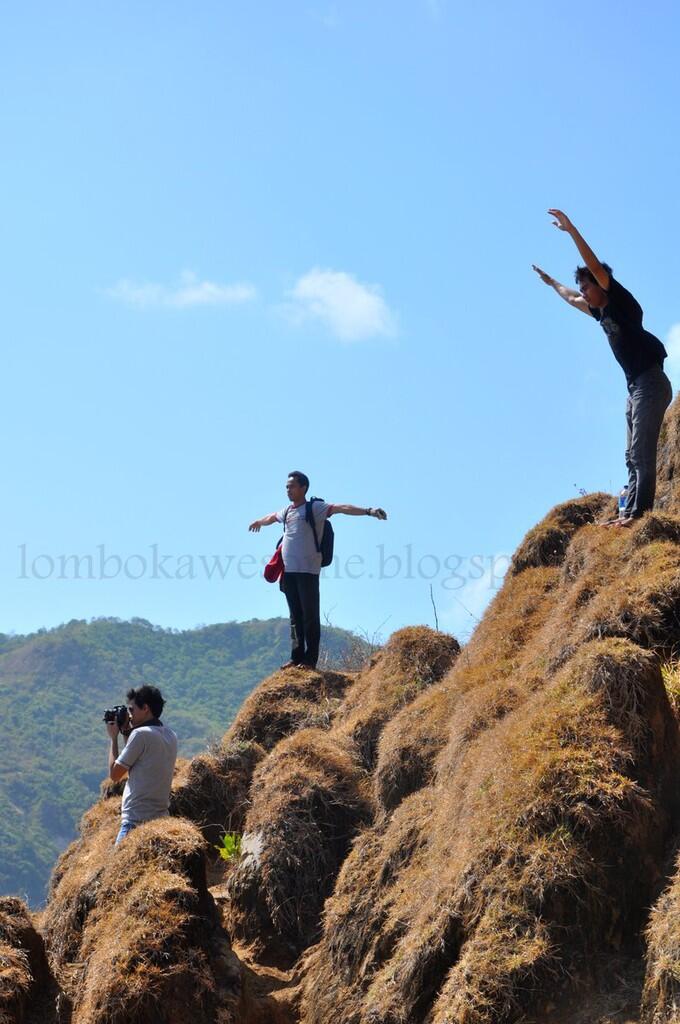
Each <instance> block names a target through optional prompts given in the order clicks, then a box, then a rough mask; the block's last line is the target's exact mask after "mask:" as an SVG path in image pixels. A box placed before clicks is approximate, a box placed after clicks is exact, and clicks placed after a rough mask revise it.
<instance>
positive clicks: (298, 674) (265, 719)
mask: <svg viewBox="0 0 680 1024" xmlns="http://www.w3.org/2000/svg"><path fill="white" fill-rule="evenodd" d="M351 682H352V677H351V676H349V675H346V674H345V673H342V672H316V671H314V670H313V669H305V668H294V669H286V670H285V671H280V672H275V673H274V674H273V675H271V676H269V678H268V679H265V680H264V682H262V683H260V685H259V686H258V687H257V689H255V690H253V692H252V693H251V694H250V696H249V697H248V698H247V699H246V700H245V701H244V703H243V706H242V707H241V710H240V711H239V713H238V715H237V716H236V718H235V720H234V722H233V723H232V725H231V727H230V728H229V730H228V731H227V734H226V736H225V737H224V741H223V742H224V745H225V746H226V747H230V746H232V745H233V744H234V743H248V742H255V743H259V744H260V745H261V746H262V747H264V749H265V750H267V751H269V750H271V749H272V748H273V747H275V746H276V744H277V743H278V742H279V741H280V740H282V739H283V738H284V736H289V735H290V734H291V733H293V732H296V731H297V730H298V729H308V728H317V729H327V728H329V726H330V725H331V722H332V721H333V718H334V716H335V714H336V712H337V709H338V707H339V705H340V703H341V701H342V698H343V696H344V694H345V691H346V690H347V688H348V686H349V685H350V684H351Z"/></svg>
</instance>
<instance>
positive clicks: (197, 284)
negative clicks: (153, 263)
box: [107, 270, 257, 309]
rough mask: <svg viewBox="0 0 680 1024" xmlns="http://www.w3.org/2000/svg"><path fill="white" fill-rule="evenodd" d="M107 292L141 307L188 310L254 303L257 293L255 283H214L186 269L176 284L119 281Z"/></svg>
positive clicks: (128, 303)
mask: <svg viewBox="0 0 680 1024" xmlns="http://www.w3.org/2000/svg"><path fill="white" fill-rule="evenodd" d="M107 291H108V294H109V295H111V296H113V298H115V299H119V300H120V301H121V302H124V303H126V304H127V305H128V306H136V307H137V308H138V309H150V308H154V307H155V308H158V307H165V308H171V309H188V308H189V307H190V306H233V305H236V304H238V303H243V302H251V301H252V300H253V299H254V298H255V296H256V294H257V292H256V289H255V288H254V286H253V285H252V284H247V283H243V282H239V283H236V284H215V283H214V282H213V281H199V279H198V277H197V276H196V274H194V273H192V272H191V271H189V270H185V271H184V273H183V274H181V275H180V279H179V283H178V284H176V285H175V286H174V287H168V286H167V285H163V284H150V283H149V284H136V283H135V282H134V281H128V280H127V279H124V280H121V281H118V282H117V283H116V284H115V285H114V286H113V287H112V288H109V289H107Z"/></svg>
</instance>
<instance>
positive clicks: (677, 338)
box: [666, 324, 680, 387]
mask: <svg viewBox="0 0 680 1024" xmlns="http://www.w3.org/2000/svg"><path fill="white" fill-rule="evenodd" d="M666 351H667V352H668V359H667V361H666V373H667V374H668V376H669V377H670V378H671V380H672V381H673V383H674V384H675V386H676V387H678V386H680V324H673V326H672V327H671V329H670V331H669V332H668V334H667V335H666Z"/></svg>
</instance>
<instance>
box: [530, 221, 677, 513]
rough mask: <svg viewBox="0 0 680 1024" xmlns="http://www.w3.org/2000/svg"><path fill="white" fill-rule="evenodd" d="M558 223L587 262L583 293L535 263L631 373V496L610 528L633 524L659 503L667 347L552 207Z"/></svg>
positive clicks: (579, 276)
mask: <svg viewBox="0 0 680 1024" xmlns="http://www.w3.org/2000/svg"><path fill="white" fill-rule="evenodd" d="M548 213H549V214H551V215H552V216H553V217H554V220H553V224H554V225H555V227H556V228H559V230H560V231H565V232H566V233H567V234H568V235H570V236H571V238H572V240H573V242H574V244H575V246H576V248H577V249H578V251H579V254H580V256H581V258H582V260H583V262H584V264H585V265H584V266H578V267H577V268H576V271H575V275H574V276H575V279H576V284H577V286H578V291H575V290H574V289H573V288H567V287H566V285H563V284H560V282H559V281H556V280H555V278H554V277H550V275H549V274H546V273H545V271H543V270H541V269H540V267H537V266H535V265H534V266H533V269H534V270H535V271H536V273H537V274H538V276H539V277H540V278H541V280H542V281H543V282H545V284H547V285H550V287H551V288H553V289H554V290H555V291H556V292H557V294H558V295H559V296H560V298H562V299H564V301H565V302H567V303H568V304H569V305H570V306H572V307H573V308H574V309H578V310H580V311H581V312H582V313H586V314H587V315H588V316H592V317H594V318H595V320H597V321H598V322H599V324H600V326H601V327H602V328H603V330H604V332H605V334H606V335H607V340H608V341H609V344H610V346H611V350H612V352H613V354H614V358H615V359H616V361H617V362H618V363H619V365H620V366H621V368H622V369H623V372H624V373H625V375H626V383H627V385H628V401H627V405H626V427H627V443H626V466H627V467H628V498H627V501H626V506H625V508H624V510H623V515H622V516H621V518H620V519H618V520H612V521H611V523H608V524H607V525H608V526H631V525H632V524H633V523H634V522H635V520H636V519H639V518H640V516H642V515H643V513H644V512H647V511H648V510H649V509H651V508H652V507H653V505H654V493H655V490H656V448H657V444H658V441H659V431H660V430H661V424H662V422H663V417H664V413H665V411H666V409H667V408H668V406H669V405H670V402H671V399H672V397H673V389H672V387H671V382H670V381H669V379H668V377H667V376H666V374H665V373H664V371H663V361H664V359H665V358H666V354H667V353H666V349H665V348H664V346H663V345H662V343H661V342H660V341H659V339H658V338H657V337H655V335H653V334H650V332H649V331H646V330H645V329H644V327H643V326H642V308H641V307H640V305H639V303H638V302H637V301H636V299H634V298H633V296H632V295H631V293H630V292H629V291H627V290H626V289H625V288H624V287H623V285H621V284H619V282H618V281H617V280H616V279H615V278H614V276H613V273H612V269H611V267H610V266H609V265H608V264H607V263H601V262H600V260H599V259H598V258H597V256H596V255H595V253H594V252H593V250H592V249H591V248H590V246H589V245H588V243H587V242H586V241H585V239H584V238H583V237H582V235H580V234H579V232H578V231H577V229H576V228H575V227H574V225H573V224H572V222H571V221H570V220H569V218H568V217H567V215H566V213H563V212H562V210H548Z"/></svg>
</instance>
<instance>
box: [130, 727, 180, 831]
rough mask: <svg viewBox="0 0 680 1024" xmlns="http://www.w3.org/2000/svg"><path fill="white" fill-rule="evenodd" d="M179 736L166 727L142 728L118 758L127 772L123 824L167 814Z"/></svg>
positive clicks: (132, 736)
mask: <svg viewBox="0 0 680 1024" xmlns="http://www.w3.org/2000/svg"><path fill="white" fill-rule="evenodd" d="M176 759H177V737H176V736H175V734H174V732H173V731H172V729H169V728H168V727H167V725H140V726H138V727H137V728H136V729H133V730H132V732H131V733H130V736H129V738H128V741H127V743H126V744H125V746H124V748H123V750H122V752H121V753H120V755H119V756H118V757H117V758H116V764H120V765H122V766H123V768H127V770H128V779H127V782H126V783H125V790H124V791H123V803H122V806H121V810H120V817H121V821H123V822H124V821H149V820H150V819H151V818H163V817H165V815H167V813H168V803H169V801H170V787H171V786H172V774H173V771H174V768H175V761H176Z"/></svg>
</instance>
